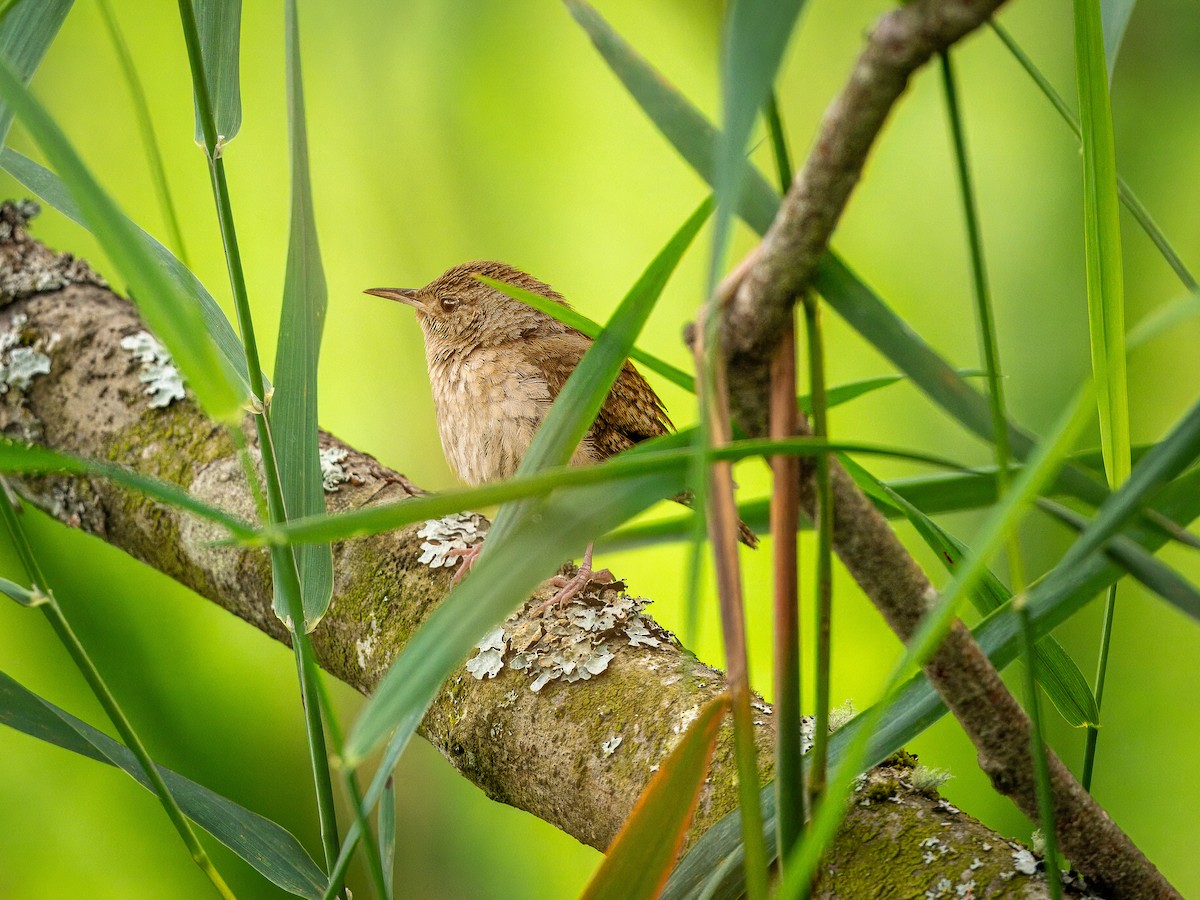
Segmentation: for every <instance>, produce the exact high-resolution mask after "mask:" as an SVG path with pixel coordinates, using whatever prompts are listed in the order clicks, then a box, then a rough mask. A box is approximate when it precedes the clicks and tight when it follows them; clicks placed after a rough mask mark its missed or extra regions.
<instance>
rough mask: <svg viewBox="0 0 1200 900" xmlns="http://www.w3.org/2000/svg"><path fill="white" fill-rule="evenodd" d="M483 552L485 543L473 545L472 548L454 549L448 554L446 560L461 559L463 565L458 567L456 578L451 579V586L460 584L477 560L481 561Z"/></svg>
mask: <svg viewBox="0 0 1200 900" xmlns="http://www.w3.org/2000/svg"><path fill="white" fill-rule="evenodd" d="M482 552H483V541H480V542H479V543H478V544H472V545H471V546H470V547H465V548H458V547H456V548H454V549H453V550H449V551H447V552H446V559H460V560H462V563H461V564H460V565H459V567H458V571H457V572H455V573H454V577H453V578H451V579H450V585H451V587H453V586H454V585H456V584H458V583H459V582H460V581H462V580H463V578H464V577H465V576H466V574H467V573H468V572H469V571H471V566H473V565H475V560H477V559H479V554H480V553H482Z"/></svg>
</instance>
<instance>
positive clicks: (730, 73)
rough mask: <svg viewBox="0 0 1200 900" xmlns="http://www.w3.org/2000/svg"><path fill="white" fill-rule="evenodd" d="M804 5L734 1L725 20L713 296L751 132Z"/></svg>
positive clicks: (801, 0)
mask: <svg viewBox="0 0 1200 900" xmlns="http://www.w3.org/2000/svg"><path fill="white" fill-rule="evenodd" d="M804 5H805V0H734V2H733V3H731V4H730V6H729V10H728V13H727V15H726V21H725V28H724V41H723V47H722V51H723V52H722V54H721V100H722V119H723V123H724V128H722V130H721V131H720V133H719V137H718V140H717V151H716V152H717V157H716V165H715V167H714V170H713V190H714V191H715V192H716V196H717V216H716V219H715V223H714V227H713V252H712V264H711V268H710V271H709V291H710V293H711V291H712V289H713V288H714V287H715V286H716V283H717V281H718V279H719V278H720V274H721V271H722V268H723V264H724V258H725V251H726V249H727V244H728V241H729V235H730V231H731V226H732V224H733V217H734V215H735V214H736V210H737V206H738V203H737V200H738V196H739V194H740V192H741V185H742V180H743V178H744V176H745V173H746V170H747V168H748V167H747V165H746V161H745V149H746V142H747V141H748V140H749V138H750V129H751V128H752V127H753V125H754V122H755V120H756V119H757V118H758V114H759V110H761V109H762V108H763V106H764V104H766V102H767V99H768V98H769V97H770V96H771V88H772V86H773V85H774V83H775V75H776V73H777V72H778V70H779V66H780V65H781V63H782V61H783V52H784V49H785V48H786V47H787V42H788V39H789V38H790V37H791V34H792V30H793V29H794V28H795V25H796V21H797V19H798V18H799V17H800V12H801V10H802V9H803V8H804Z"/></svg>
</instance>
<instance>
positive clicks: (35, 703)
mask: <svg viewBox="0 0 1200 900" xmlns="http://www.w3.org/2000/svg"><path fill="white" fill-rule="evenodd" d="M0 722H3V724H5V725H7V726H8V727H10V728H14V729H16V730H18V731H22V732H24V733H25V734H28V735H31V736H32V737H35V738H37V739H38V740H42V741H46V742H47V743H50V744H54V745H56V746H58V747H62V748H63V749H65V750H70V751H71V752H72V753H78V754H79V755H81V756H86V757H88V758H89V759H94V760H96V761H97V762H103V763H108V764H109V765H113V766H116V767H118V768H120V769H123V770H124V771H125V772H127V773H128V774H129V775H130V776H131V777H132V778H134V779H135V780H136V781H137V782H138V783H139V784H141V785H142V786H143V787H146V788H149V780H148V779H147V777H146V773H145V772H144V771H143V770H142V767H141V764H140V763H139V762H138V760H137V759H136V758H135V757H134V755H133V753H132V752H131V751H130V750H129V749H128V748H127V747H126V746H125V745H124V744H121V743H118V742H117V741H114V740H113V739H112V738H110V737H109V736H108V735H106V734H104V733H103V732H101V731H99V730H97V729H95V728H93V727H92V726H91V725H88V724H87V723H86V722H84V721H82V720H80V719H77V718H76V717H75V716H72V715H71V714H70V713H68V712H66V711H65V710H62V709H60V708H58V707H57V706H55V705H54V704H53V703H51V702H50V701H49V700H44V699H42V698H41V697H39V696H37V695H36V694H34V693H32V692H31V691H29V690H27V689H26V688H24V687H22V686H21V685H20V684H18V683H17V682H16V681H14V680H13V679H12V678H10V677H9V676H8V675H6V674H4V673H3V672H0ZM158 771H159V773H160V774H161V775H162V778H163V781H165V782H166V784H167V786H168V787H169V788H170V791H171V794H172V796H174V797H175V798H176V799H177V800H178V801H179V805H180V807H181V808H182V809H183V811H184V812H185V813H186V814H187V817H188V818H189V819H191V820H192V821H193V822H195V823H196V824H197V825H199V826H200V827H201V828H203V829H204V830H205V831H207V832H208V833H209V834H211V835H212V836H213V837H215V838H216V839H217V840H218V841H220V842H221V843H222V844H224V845H225V846H226V847H228V848H229V849H230V850H232V851H233V852H234V853H236V854H237V855H238V856H239V857H241V858H242V859H244V860H245V861H246V862H247V863H249V864H250V865H251V866H253V867H254V868H255V869H256V870H257V871H258V872H259V873H261V874H262V875H263V876H264V877H265V878H267V879H268V880H269V881H271V883H272V884H275V885H278V886H279V887H281V888H283V889H284V890H285V891H288V892H289V893H292V894H295V895H296V896H298V897H308V898H312V900H316V898H319V897H320V896H321V891H322V889H323V888H324V885H325V874H324V873H323V872H322V871H321V870H320V868H318V867H317V864H316V863H315V862H313V861H312V858H311V857H310V856H309V855H308V854H307V853H305V851H304V848H303V847H302V846H301V845H300V842H299V841H297V840H296V838H295V837H293V836H292V835H291V834H290V833H289V832H288V831H286V830H284V829H283V828H282V827H280V826H279V825H277V824H275V823H274V822H272V821H270V820H269V819H265V818H263V817H262V816H260V815H257V814H256V813H253V812H251V811H250V810H248V809H245V808H244V807H242V806H239V805H238V804H236V803H234V802H233V801H232V800H229V799H228V798H226V797H222V796H221V795H220V794H217V793H214V792H213V791H210V790H209V789H208V788H206V787H204V786H203V785H200V784H196V783H195V782H194V781H190V780H189V779H187V778H184V777H183V776H182V775H179V774H177V773H175V772H172V771H171V770H170V769H167V768H165V767H163V766H158Z"/></svg>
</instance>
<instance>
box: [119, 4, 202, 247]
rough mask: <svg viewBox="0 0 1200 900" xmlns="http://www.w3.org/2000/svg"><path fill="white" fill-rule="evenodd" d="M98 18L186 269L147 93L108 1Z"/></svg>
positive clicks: (181, 237) (166, 218) (160, 204)
mask: <svg viewBox="0 0 1200 900" xmlns="http://www.w3.org/2000/svg"><path fill="white" fill-rule="evenodd" d="M99 6H100V17H101V18H102V19H104V27H105V30H106V31H107V32H108V37H109V40H110V42H111V43H112V45H113V51H114V52H115V53H116V54H117V62H118V63H120V65H121V74H122V75H124V76H125V84H126V85H128V87H129V96H130V99H132V100H133V112H134V117H135V118H136V119H137V123H138V130H139V131H140V132H141V133H142V149H143V150H145V152H146V164H147V167H148V168H149V169H150V178H151V180H152V181H153V182H154V193H155V195H157V197H158V207H159V209H160V210H161V212H162V217H163V221H164V222H165V223H166V225H167V229H168V230H169V231H170V233H171V243H173V244H174V245H175V252H176V253H177V254H178V255H179V259H180V261H181V262H182V263H183V264H184V266H187V264H188V262H187V249H186V246H185V244H184V241H183V229H182V228H180V227H179V214H178V213H177V212H176V211H175V200H174V198H173V197H172V196H171V186H170V184H169V183H168V181H167V170H166V167H165V166H164V165H163V158H162V153H161V152H160V150H159V148H158V137H157V135H155V133H154V119H153V117H152V116H151V115H150V103H149V102H148V101H147V100H146V90H145V88H143V87H142V79H141V76H139V75H138V71H137V66H135V65H134V64H133V56H132V54H130V52H129V45H128V44H126V43H125V35H124V34H123V33H122V32H121V26H120V24H118V22H117V14H116V13H115V12H113V8H112V5H111V4H110V3H109V0H99Z"/></svg>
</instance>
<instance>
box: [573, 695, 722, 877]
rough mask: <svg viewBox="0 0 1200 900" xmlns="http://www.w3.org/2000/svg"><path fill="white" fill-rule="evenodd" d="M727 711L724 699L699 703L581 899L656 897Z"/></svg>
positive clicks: (683, 830) (696, 796)
mask: <svg viewBox="0 0 1200 900" xmlns="http://www.w3.org/2000/svg"><path fill="white" fill-rule="evenodd" d="M728 710H729V695H728V694H720V695H718V696H717V697H714V698H713V699H712V700H710V701H708V703H706V704H704V707H703V708H702V709H701V710H700V712H699V714H698V715H697V716H696V720H695V721H694V722H693V723H692V724H691V726H690V727H689V728H688V730H687V733H686V734H685V735H684V736H683V738H682V740H680V742H679V744H678V745H677V746H676V747H675V749H674V750H672V751H671V755H670V756H668V757H667V759H666V760H664V761H663V763H662V764H661V765H660V766H659V767H658V771H657V772H655V774H654V777H653V778H651V779H650V783H649V784H648V785H646V789H645V790H644V791H642V795H641V796H640V797H638V800H637V803H636V804H635V805H634V807H633V811H632V812H631V813H630V814H629V818H628V819H626V820H625V823H624V824H623V825H622V826H621V830H620V831H619V832H618V833H617V836H616V837H615V838H614V839H613V842H612V845H611V846H609V848H608V852H607V855H606V856H605V858H604V862H603V863H602V864H601V865H600V868H599V869H598V870H597V871H596V874H595V875H593V876H592V880H591V881H590V882H588V886H587V888H585V889H584V892H583V895H582V897H583V900H641V898H646V900H652V898H655V897H657V896H658V895H659V892H660V891H661V890H662V886H663V884H664V882H666V880H667V876H668V875H670V874H671V867H672V865H673V864H674V862H675V856H676V854H678V853H679V848H680V846H681V845H682V844H683V839H684V836H685V835H686V834H687V829H688V825H689V823H690V822H691V820H692V814H693V813H694V812H695V809H696V801H697V800H698V799H699V796H700V788H701V787H703V785H704V778H705V775H706V774H707V772H708V766H709V761H710V760H711V759H712V752H713V748H714V747H715V746H716V743H717V735H718V734H719V733H720V729H721V720H722V719H723V718H724V716H725V713H726V712H728Z"/></svg>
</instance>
